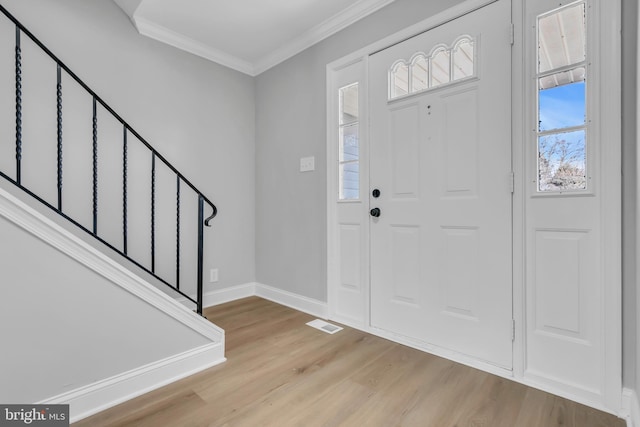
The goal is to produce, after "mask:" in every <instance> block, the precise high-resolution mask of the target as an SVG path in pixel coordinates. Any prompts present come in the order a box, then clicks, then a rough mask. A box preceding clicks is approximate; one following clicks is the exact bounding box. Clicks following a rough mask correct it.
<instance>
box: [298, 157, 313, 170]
mask: <svg viewBox="0 0 640 427" xmlns="http://www.w3.org/2000/svg"><path fill="white" fill-rule="evenodd" d="M315 169H316V158H315V157H314V156H311V157H302V158H300V172H311V171H312V170H315Z"/></svg>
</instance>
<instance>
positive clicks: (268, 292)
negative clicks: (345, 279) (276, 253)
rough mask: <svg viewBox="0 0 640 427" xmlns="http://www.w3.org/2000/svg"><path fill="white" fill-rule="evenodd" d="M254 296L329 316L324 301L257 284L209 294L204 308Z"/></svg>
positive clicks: (233, 287)
mask: <svg viewBox="0 0 640 427" xmlns="http://www.w3.org/2000/svg"><path fill="white" fill-rule="evenodd" d="M252 296H258V297H260V298H264V299H267V300H269V301H273V302H276V303H278V304H281V305H285V306H287V307H291V308H293V309H295V310H298V311H302V312H304V313H307V314H311V315H312V316H317V317H320V318H322V319H327V318H328V316H329V308H328V305H327V303H326V302H324V301H318V300H316V299H313V298H308V297H305V296H302V295H298V294H294V293H293V292H288V291H283V290H282V289H278V288H274V287H273V286H268V285H265V284H262V283H255V282H252V283H245V284H243V285H236V286H231V287H229V288H225V289H218V290H215V291H210V292H207V293H205V294H204V295H203V299H204V301H203V304H202V305H203V306H204V307H213V306H214V305H218V304H224V303H226V302H231V301H235V300H238V299H242V298H247V297H252ZM180 301H181V302H183V303H186V302H187V300H186V298H182V299H181V300H180Z"/></svg>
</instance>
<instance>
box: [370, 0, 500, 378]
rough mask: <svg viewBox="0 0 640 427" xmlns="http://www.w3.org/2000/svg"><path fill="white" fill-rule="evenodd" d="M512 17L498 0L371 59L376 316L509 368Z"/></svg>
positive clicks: (385, 325)
mask: <svg viewBox="0 0 640 427" xmlns="http://www.w3.org/2000/svg"><path fill="white" fill-rule="evenodd" d="M510 16H511V6H510V2H509V1H508V0H500V1H498V2H495V3H492V4H490V5H488V6H485V7H483V8H481V9H479V10H477V11H475V12H472V13H469V14H467V15H464V16H462V17H460V18H457V19H455V20H453V21H450V22H448V23H445V24H443V25H441V26H438V27H436V28H434V29H431V30H429V31H427V32H425V33H423V34H420V35H418V36H415V37H413V38H411V39H409V40H406V41H404V42H402V43H399V44H396V45H394V46H392V47H390V48H387V49H385V50H383V51H381V52H378V53H376V54H373V55H372V56H371V57H370V63H369V64H370V65H369V66H370V69H369V75H370V80H369V102H370V133H369V135H370V155H371V158H370V159H371V160H370V167H371V169H370V190H374V189H377V190H379V192H380V193H379V196H378V197H374V196H373V195H372V191H370V192H369V194H370V197H371V199H370V205H371V208H377V209H379V212H377V211H373V212H372V213H373V215H376V214H378V213H379V216H378V217H375V216H373V215H372V216H371V279H370V280H371V325H372V326H373V327H375V328H380V329H383V330H386V331H388V332H391V333H394V334H398V335H402V336H405V337H408V338H410V339H413V340H418V341H422V342H425V343H429V344H432V345H436V346H438V347H441V348H445V349H449V350H452V351H455V352H458V353H461V354H465V355H469V356H472V357H474V358H476V359H479V360H483V361H485V362H488V363H491V364H494V365H497V366H500V367H504V368H508V369H510V368H511V366H512V238H511V230H512V226H511V221H512V219H511V197H512V181H511V176H512V175H511V170H512V168H511V139H510V135H511V105H510V102H511V42H510V31H509V29H510V22H511V17H510ZM405 63H406V64H407V65H406V66H405ZM409 70H412V71H413V73H410V71H409ZM447 81H448V82H447ZM405 92H407V93H406V94H404V93H405Z"/></svg>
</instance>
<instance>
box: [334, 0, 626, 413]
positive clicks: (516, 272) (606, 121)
mask: <svg viewBox="0 0 640 427" xmlns="http://www.w3.org/2000/svg"><path fill="white" fill-rule="evenodd" d="M495 1H497V0H467V1H463V2H462V3H459V4H457V5H455V6H453V7H451V8H449V9H447V10H445V11H443V12H440V13H438V14H436V15H433V16H431V17H429V18H427V19H425V20H423V21H421V22H419V23H417V24H414V25H412V26H410V27H407V28H405V29H403V30H401V31H399V32H397V33H395V34H392V35H390V36H387V37H385V38H383V39H382V40H379V41H377V42H374V43H372V44H370V45H368V46H366V47H364V48H361V49H359V50H357V51H355V52H352V53H350V54H348V55H346V56H344V57H342V58H340V59H337V60H335V61H333V62H331V63H329V64H328V65H327V66H326V82H327V86H326V87H327V98H326V99H327V165H326V173H327V194H326V197H327V198H326V200H327V295H328V307H329V317H330V318H331V319H334V320H336V321H342V322H343V323H344V324H346V325H348V326H351V327H354V328H356V329H360V330H363V331H365V332H368V333H372V334H374V335H378V336H382V337H384V338H389V339H392V340H394V341H397V342H400V343H402V344H405V345H408V346H411V347H415V348H419V349H421V350H425V351H428V352H430V353H433V354H437V355H440V356H443V357H446V358H449V359H451V360H454V361H456V362H459V363H463V364H466V365H470V366H473V367H476V368H479V369H482V370H484V371H487V372H491V373H493V374H497V375H500V376H503V377H505V378H508V379H511V380H513V381H516V382H519V383H522V384H525V385H528V386H531V387H535V388H538V389H542V390H544V391H548V392H550V393H553V394H556V395H559V396H563V397H566V398H569V399H572V400H575V401H577V402H580V403H584V404H586V405H589V406H592V407H594V408H597V409H600V410H604V411H607V412H610V413H613V414H615V415H620V414H621V402H622V297H621V294H622V278H621V271H622V270H621V264H622V261H621V260H622V254H621V249H620V244H621V238H622V224H621V219H620V216H621V203H622V202H621V195H620V189H621V186H622V183H621V177H620V174H619V173H618V172H619V171H620V150H621V105H620V98H621V92H620V90H621V88H615V89H616V90H608V91H605V90H604V89H602V87H601V88H600V89H601V91H602V93H603V100H604V107H603V111H602V122H603V125H602V129H603V130H602V132H603V134H604V132H606V135H609V136H611V139H612V140H614V141H617V142H618V144H616V147H613V149H612V150H603V152H602V169H601V170H602V171H603V173H604V176H606V179H604V180H603V183H602V187H601V189H600V191H601V192H602V194H603V198H604V202H603V206H614V207H615V208H614V209H603V210H602V233H603V236H605V237H606V238H605V239H604V242H603V251H604V252H603V253H604V254H605V257H604V260H603V271H604V274H603V280H604V281H605V283H607V284H608V285H607V286H608V287H607V292H606V293H605V295H604V298H603V307H604V314H605V321H604V331H605V332H604V335H605V336H604V337H603V342H604V346H605V351H606V354H605V363H606V367H605V372H606V374H605V376H606V378H604V379H603V381H604V393H603V401H602V402H593V401H585V399H583V398H581V397H580V396H576V395H572V394H571V393H567V392H566V391H563V390H559V389H557V388H555V387H554V386H553V385H550V384H540V383H533V382H532V381H530V380H528V379H526V378H525V377H524V367H525V357H526V348H525V345H526V343H525V342H524V339H525V337H526V325H525V305H524V304H525V283H526V282H525V254H526V252H525V222H524V221H525V191H524V190H525V188H524V186H525V185H526V182H525V181H526V176H525V175H526V174H525V171H526V169H525V166H526V165H525V161H526V160H525V152H524V147H523V146H522V145H523V144H522V143H514V142H522V141H524V140H525V139H524V135H525V126H524V102H525V97H524V90H525V85H524V71H525V70H524V63H523V62H524V55H525V54H526V52H524V50H523V48H524V46H523V36H524V0H511V7H512V22H513V24H514V44H513V53H512V61H513V62H512V79H511V81H512V107H513V116H512V141H513V142H512V164H513V171H514V173H515V182H514V184H515V185H514V195H513V201H512V203H513V205H512V210H513V215H512V221H513V230H512V239H513V266H512V268H513V290H512V295H513V316H514V319H515V322H516V326H515V331H514V332H515V334H514V335H515V337H514V343H513V371H508V370H504V369H499V368H496V367H493V366H491V365H487V364H483V363H481V362H477V361H473V360H469V359H468V358H464V357H461V355H456V354H450V352H441V351H440V350H442V349H434V348H425V346H424V345H418V344H417V343H412V342H410V341H409V340H407V339H403V338H402V337H399V336H392V335H389V334H388V333H386V334H385V333H384V331H381V330H378V329H375V328H372V327H371V326H370V316H369V286H370V284H369V283H368V282H367V283H366V285H365V288H366V289H365V292H364V294H365V297H366V301H365V302H364V307H365V313H364V315H365V317H364V319H365V321H364V322H363V323H359V322H349V321H348V320H347V319H335V318H334V314H335V310H333V308H334V307H335V300H334V297H333V296H332V287H333V286H334V285H335V282H332V278H335V277H337V276H336V273H337V272H336V269H337V268H338V267H339V264H338V263H336V259H335V258H336V257H337V255H338V253H337V251H336V250H335V248H336V244H337V227H336V220H337V209H336V203H335V201H336V195H335V192H336V189H337V185H336V178H335V177H336V176H337V167H336V164H335V162H333V161H332V159H335V157H336V156H335V152H334V150H335V148H334V147H335V144H336V138H335V136H333V133H334V129H335V128H337V127H336V119H335V117H333V115H332V114H333V113H334V112H335V107H334V106H333V105H332V103H333V102H334V101H335V95H333V94H332V92H331V90H332V89H333V88H334V81H335V76H336V74H337V73H339V72H340V70H341V69H342V68H344V67H346V66H348V65H351V64H354V63H356V62H359V61H361V62H362V64H363V66H364V67H365V74H364V86H363V87H364V89H363V90H362V94H363V96H365V97H366V96H367V91H368V89H367V87H366V85H367V80H368V58H369V55H371V54H373V53H375V52H377V51H380V50H382V49H385V48H387V47H390V46H392V45H394V44H396V43H400V42H402V41H404V40H406V39H408V38H411V37H413V36H416V35H418V34H420V33H423V32H425V31H428V30H430V29H431V28H434V27H436V26H438V25H441V24H443V23H446V22H448V21H450V20H453V19H455V18H458V17H460V16H462V15H465V14H467V13H470V12H473V11H475V10H477V9H479V8H482V7H484V6H486V5H489V4H491V3H494V2H495ZM592 1H595V2H596V3H597V4H598V5H600V4H601V3H602V0H592ZM599 13H600V14H602V15H603V17H602V21H601V22H602V23H603V26H602V28H601V32H602V34H606V35H607V40H606V43H607V44H606V45H605V43H604V42H602V44H601V46H600V48H601V51H602V58H601V61H602V62H603V63H605V62H607V63H608V64H610V67H604V66H602V67H601V68H602V70H601V73H602V76H603V79H605V78H606V79H608V80H606V81H618V82H619V81H621V80H620V76H621V66H622V64H621V58H622V56H621V55H622V53H621V49H620V39H621V2H620V0H613V1H612V2H611V5H610V6H609V5H607V7H600V10H599ZM365 104H368V101H367V100H366V98H365ZM365 114H366V113H365ZM336 117H337V115H336ZM362 123H363V124H364V125H365V126H366V127H367V128H368V119H367V118H363V119H362ZM361 143H364V144H367V143H368V141H366V140H365V141H361ZM607 174H608V175H607ZM368 178H369V177H368V176H367V177H366V180H367V184H368ZM363 184H364V183H363V182H362V181H361V185H363ZM363 188H366V189H367V192H368V185H367V187H364V186H363ZM362 202H363V203H364V204H365V205H367V209H368V204H369V198H368V197H367V198H366V200H365V198H363V199H362ZM366 238H367V240H368V239H369V236H368V235H367V237H366ZM368 255H369V254H367V257H368ZM367 262H368V259H367ZM332 307H333V308H332Z"/></svg>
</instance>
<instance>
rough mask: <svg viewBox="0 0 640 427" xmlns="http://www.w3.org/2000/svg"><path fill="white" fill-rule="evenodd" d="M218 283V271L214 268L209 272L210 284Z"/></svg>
mask: <svg viewBox="0 0 640 427" xmlns="http://www.w3.org/2000/svg"><path fill="white" fill-rule="evenodd" d="M217 281H218V269H217V268H212V269H211V270H209V282H211V283H214V282H217Z"/></svg>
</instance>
